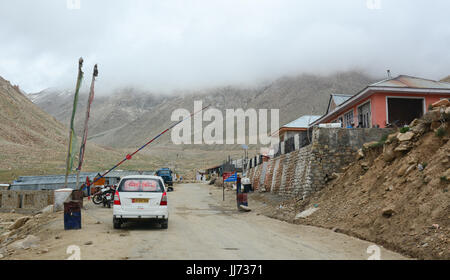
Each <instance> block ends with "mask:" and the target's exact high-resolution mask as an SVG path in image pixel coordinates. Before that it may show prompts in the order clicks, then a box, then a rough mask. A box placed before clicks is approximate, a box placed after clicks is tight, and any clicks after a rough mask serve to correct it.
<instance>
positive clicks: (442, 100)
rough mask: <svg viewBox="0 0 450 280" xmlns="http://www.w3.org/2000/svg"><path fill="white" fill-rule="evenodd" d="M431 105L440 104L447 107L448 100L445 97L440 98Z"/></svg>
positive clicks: (449, 103) (437, 105) (449, 104)
mask: <svg viewBox="0 0 450 280" xmlns="http://www.w3.org/2000/svg"><path fill="white" fill-rule="evenodd" d="M431 106H433V108H435V107H441V106H445V107H448V106H450V101H449V100H448V99H447V98H445V99H441V100H439V101H437V102H434V103H433V104H432V105H431Z"/></svg>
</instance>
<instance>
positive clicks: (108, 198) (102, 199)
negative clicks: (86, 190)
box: [92, 186, 116, 208]
mask: <svg viewBox="0 0 450 280" xmlns="http://www.w3.org/2000/svg"><path fill="white" fill-rule="evenodd" d="M115 191H116V188H115V187H114V186H106V187H104V188H102V189H101V190H100V191H99V192H97V193H95V194H94V195H93V196H92V202H94V204H101V203H103V207H108V208H111V205H112V204H113V201H114V194H115Z"/></svg>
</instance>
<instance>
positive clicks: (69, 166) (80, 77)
mask: <svg viewBox="0 0 450 280" xmlns="http://www.w3.org/2000/svg"><path fill="white" fill-rule="evenodd" d="M82 67H83V58H82V57H80V59H79V60H78V77H77V85H76V87H75V94H74V98H73V102H74V104H73V109H72V118H71V120H70V130H69V148H68V151H67V159H66V177H65V180H64V187H65V188H67V181H68V177H69V172H70V170H71V169H72V162H73V159H71V155H72V141H73V139H72V138H73V134H74V129H73V123H74V117H75V111H76V103H77V100H78V91H79V90H80V86H81V81H82V80H83V71H82V70H81V68H82Z"/></svg>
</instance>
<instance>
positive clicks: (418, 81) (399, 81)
mask: <svg viewBox="0 0 450 280" xmlns="http://www.w3.org/2000/svg"><path fill="white" fill-rule="evenodd" d="M370 86H371V87H403V88H433V89H450V83H446V82H439V81H433V80H428V79H423V78H417V77H412V76H407V75H400V76H398V77H396V78H392V79H387V80H383V81H380V82H377V83H374V84H371V85H370Z"/></svg>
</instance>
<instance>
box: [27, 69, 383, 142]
mask: <svg viewBox="0 0 450 280" xmlns="http://www.w3.org/2000/svg"><path fill="white" fill-rule="evenodd" d="M375 80H376V79H373V78H371V77H369V76H367V75H365V74H364V73H360V72H358V71H347V72H339V73H333V74H332V75H327V76H319V75H311V74H304V75H297V76H285V77H282V78H278V79H275V80H273V81H271V82H268V83H266V84H264V85H261V86H255V87H238V86H226V87H216V88H210V89H206V90H197V91H185V92H180V93H179V94H177V95H161V94H155V93H151V92H143V91H140V90H137V89H133V88H127V89H122V90H116V91H114V92H113V93H111V94H109V95H103V96H97V97H96V98H95V99H94V102H93V106H92V108H91V110H92V111H91V118H90V121H89V135H90V136H89V140H90V141H93V142H95V143H98V144H101V145H107V146H112V147H117V148H124V147H135V146H138V145H139V144H142V143H144V142H145V141H146V139H148V138H149V137H153V136H156V135H157V134H158V133H159V132H161V131H162V130H164V129H165V128H166V127H167V126H168V125H169V124H170V123H171V115H172V113H173V112H174V111H175V110H176V109H179V108H183V109H187V110H189V111H190V112H193V106H194V101H202V102H203V105H204V106H206V105H211V106H212V107H213V108H217V109H219V110H221V111H222V113H223V116H225V109H237V108H243V109H248V108H257V109H280V125H283V124H286V123H287V122H290V121H292V120H294V119H297V118H299V117H300V116H302V115H305V114H316V115H322V114H323V113H325V110H326V106H327V104H328V99H329V96H330V94H331V93H347V94H355V93H356V92H358V91H359V90H361V89H363V88H364V87H365V86H367V85H368V84H369V83H371V82H374V81H375ZM378 80H379V79H378ZM29 98H30V99H31V100H33V102H34V103H35V104H37V105H38V106H39V107H41V108H42V109H43V110H45V111H46V112H48V113H50V114H51V115H53V116H54V117H55V118H56V119H57V120H59V121H61V122H62V123H63V124H67V125H68V124H69V121H70V116H71V108H72V100H73V91H61V90H58V89H56V88H52V89H47V90H44V91H42V92H39V93H35V94H32V95H29ZM86 100H87V93H86V92H82V93H81V95H80V99H79V106H78V108H79V109H78V110H79V112H84V110H85V109H84V108H85V106H86ZM75 121H76V130H77V132H78V133H81V129H82V128H83V123H84V114H83V113H81V114H77V116H76V118H75ZM207 124H208V122H204V125H203V127H205V126H206V125H207ZM224 129H225V125H224ZM192 132H193V133H194V134H195V133H196V131H194V130H193V131H192ZM246 132H248V128H247V131H246ZM224 135H225V133H224ZM160 144H162V145H171V144H172V141H171V138H170V134H166V135H164V136H163V137H161V138H160V139H158V141H156V142H155V143H154V144H153V145H160ZM194 146H195V147H199V148H203V149H225V147H223V145H203V146H202V145H200V146H199V145H194ZM236 147H237V148H239V149H240V145H236ZM190 148H193V147H192V146H191V147H190ZM230 148H233V146H232V145H231V146H230V145H227V147H226V149H230Z"/></svg>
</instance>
